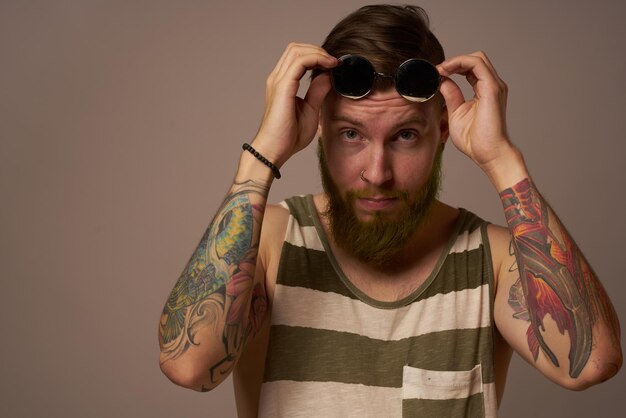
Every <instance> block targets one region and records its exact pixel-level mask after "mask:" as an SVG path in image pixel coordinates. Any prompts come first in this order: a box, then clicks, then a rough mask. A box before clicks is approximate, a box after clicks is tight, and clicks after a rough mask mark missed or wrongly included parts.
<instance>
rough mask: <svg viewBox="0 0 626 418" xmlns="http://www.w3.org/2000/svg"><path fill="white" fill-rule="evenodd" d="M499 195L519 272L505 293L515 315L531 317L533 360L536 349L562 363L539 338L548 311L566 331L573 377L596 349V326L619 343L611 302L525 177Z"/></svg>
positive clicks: (555, 364)
mask: <svg viewBox="0 0 626 418" xmlns="http://www.w3.org/2000/svg"><path fill="white" fill-rule="evenodd" d="M500 198H501V200H502V203H503V205H504V209H505V216H506V219H507V222H508V225H509V229H510V231H511V235H512V247H513V248H514V250H515V255H516V260H517V265H518V267H519V274H520V277H519V279H518V281H517V282H516V283H515V284H514V285H513V286H512V287H511V290H510V295H509V304H510V305H511V307H513V309H514V311H515V314H514V316H515V317H516V318H519V319H525V320H528V321H530V326H529V328H528V331H527V340H528V346H529V349H530V351H531V353H532V355H533V357H534V359H535V361H536V360H537V357H538V355H539V351H540V350H541V351H542V352H543V353H544V354H545V355H546V356H547V358H548V359H549V360H550V362H551V363H552V364H553V365H554V366H557V367H560V364H561V362H560V361H559V359H558V357H557V355H556V354H555V350H554V347H550V346H549V344H547V343H546V339H547V338H544V336H545V335H544V333H545V332H546V328H545V324H544V320H545V318H546V316H547V315H550V317H551V318H552V319H553V320H554V321H555V323H556V325H557V327H558V331H559V332H560V333H561V334H564V333H565V332H566V331H567V335H568V337H569V340H570V347H569V372H568V373H569V376H570V377H571V378H576V377H578V376H579V375H580V373H581V371H582V370H583V369H584V368H585V366H586V365H587V363H588V361H589V358H590V355H591V353H592V350H594V349H596V348H597V345H598V341H594V338H596V336H595V335H594V332H595V331H597V330H599V329H600V328H602V331H603V332H602V335H608V338H609V339H610V340H613V341H609V342H608V344H609V345H610V344H615V345H616V346H617V347H619V323H618V320H617V316H616V314H615V311H614V309H613V306H612V305H611V302H610V300H609V298H608V296H607V294H606V292H605V290H604V289H603V287H602V285H601V284H600V282H599V281H598V279H597V278H596V276H595V274H594V272H593V271H592V269H591V267H590V266H589V264H588V263H587V261H586V260H585V258H584V256H583V255H582V254H581V252H580V250H579V248H578V247H577V246H576V244H575V242H574V241H573V240H572V238H571V237H570V235H569V233H568V232H567V230H566V229H565V228H564V227H563V225H562V224H561V222H560V220H559V219H558V218H557V216H556V215H555V213H554V212H553V210H552V209H551V208H550V206H549V205H548V204H547V202H546V201H545V200H544V199H543V197H542V196H541V195H540V194H539V192H538V191H537V190H536V188H535V186H534V185H533V183H532V182H531V181H530V180H529V179H528V178H526V179H524V180H522V181H520V182H518V183H517V184H515V185H514V186H513V187H510V188H507V189H505V190H503V191H502V192H501V193H500ZM606 344H607V343H606V342H605V341H603V344H600V345H601V346H605V347H606ZM616 367H619V365H616ZM615 371H617V370H615Z"/></svg>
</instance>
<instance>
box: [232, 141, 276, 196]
mask: <svg viewBox="0 0 626 418" xmlns="http://www.w3.org/2000/svg"><path fill="white" fill-rule="evenodd" d="M241 152H242V154H241V158H240V159H239V168H238V169H237V174H236V175H235V182H244V181H247V180H254V181H255V182H257V183H259V184H263V185H266V186H267V187H268V188H269V187H270V186H271V184H272V181H273V180H274V173H273V171H272V169H271V168H270V167H268V166H267V165H265V164H263V163H262V162H261V161H259V160H258V159H257V158H256V157H255V156H254V155H252V153H250V152H248V151H244V150H242V151H241Z"/></svg>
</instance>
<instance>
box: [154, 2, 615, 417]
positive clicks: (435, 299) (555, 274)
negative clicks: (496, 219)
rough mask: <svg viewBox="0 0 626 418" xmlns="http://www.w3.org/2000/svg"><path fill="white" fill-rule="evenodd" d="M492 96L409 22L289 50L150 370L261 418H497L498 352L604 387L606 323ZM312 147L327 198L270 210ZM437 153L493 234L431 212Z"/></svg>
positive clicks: (374, 13) (392, 9)
mask: <svg viewBox="0 0 626 418" xmlns="http://www.w3.org/2000/svg"><path fill="white" fill-rule="evenodd" d="M309 70H313V74H312V76H313V78H312V81H311V84H310V87H309V88H308V91H307V93H306V95H305V97H304V98H299V97H297V95H296V94H297V91H298V87H299V83H300V80H301V79H302V78H303V77H304V75H305V73H306V72H307V71H309ZM452 74H461V75H463V76H465V77H466V79H467V81H468V82H469V84H470V85H471V86H472V88H473V90H474V97H472V98H471V99H469V100H466V99H465V98H464V97H463V94H462V93H461V90H460V88H459V86H458V85H457V84H456V83H455V82H454V81H452V80H451V79H450V78H449V76H451V75H452ZM506 98H507V88H506V85H505V83H504V82H503V81H502V80H501V79H500V78H499V77H498V75H497V73H496V71H495V69H494V67H493V65H492V64H491V62H490V61H489V59H488V58H487V56H486V55H485V54H484V53H482V52H476V53H472V54H468V55H462V56H456V57H451V58H448V59H445V58H444V53H443V49H442V47H441V45H440V44H439V41H438V40H437V39H436V38H435V36H434V35H433V34H432V32H431V31H430V30H429V28H428V19H427V17H426V14H425V12H424V11H423V10H422V9H420V8H418V7H414V6H389V5H380V6H366V7H363V8H361V9H359V10H357V11H356V12H354V13H352V14H351V15H349V16H347V17H346V18H344V19H343V20H342V21H341V22H339V23H338V24H337V26H336V27H335V28H334V29H333V30H332V31H331V33H330V34H329V35H328V37H327V39H326V41H325V42H324V44H323V45H322V46H321V47H318V46H314V45H307V44H291V45H289V46H288V47H287V49H286V50H285V52H284V53H283V55H282V57H281V58H280V60H279V61H278V63H277V65H276V68H275V69H274V71H273V72H272V73H271V74H270V76H269V78H268V81H267V94H266V109H265V114H264V118H263V121H262V123H261V126H260V128H259V131H258V133H257V135H256V137H255V138H254V140H253V141H252V144H251V145H249V144H244V146H243V152H242V155H241V159H240V162H239V168H238V170H237V173H236V176H235V181H234V184H233V185H232V187H231V189H230V192H229V193H228V195H227V196H226V199H225V200H224V203H223V204H222V206H221V208H220V210H219V211H218V213H217V214H216V216H215V218H214V220H213V222H212V223H211V225H210V226H209V228H208V229H207V231H206V233H205V235H204V237H203V239H202V240H201V242H200V245H199V246H198V249H197V250H196V252H195V253H194V255H193V256H192V258H191V260H190V262H189V263H188V265H187V267H186V268H185V269H184V271H183V273H182V274H181V277H180V278H179V280H178V282H177V283H176V285H175V287H174V289H173V290H172V293H171V295H170V297H169V299H168V301H167V303H166V305H165V309H164V310H163V314H162V316H161V321H160V344H161V369H162V370H163V372H164V373H165V374H166V375H167V376H168V377H169V378H170V379H171V380H172V381H173V382H175V383H177V384H180V385H182V386H185V387H189V388H192V389H195V390H201V391H206V390H210V389H212V388H214V387H215V386H217V385H218V384H219V383H220V382H222V381H223V380H224V379H225V377H226V376H227V375H228V374H229V373H230V372H231V371H233V370H235V380H234V381H235V391H236V396H237V406H238V411H239V415H240V416H264V417H293V416H302V417H309V416H310V417H331V416H336V417H345V416H372V417H380V416H398V417H399V416H421V415H420V414H422V415H424V416H438V417H456V416H463V417H486V416H487V417H493V416H496V413H497V406H498V403H499V400H500V399H501V396H502V393H503V390H504V383H505V379H506V373H507V368H508V363H509V360H510V357H511V354H512V352H513V350H514V351H516V352H517V353H518V354H519V355H521V356H522V357H523V358H524V359H526V360H527V361H528V362H529V363H531V364H533V365H534V366H535V367H536V368H537V369H538V370H539V371H540V372H541V373H543V374H544V375H545V376H546V377H548V378H549V379H551V380H553V381H555V382H556V383H558V384H560V385H562V386H564V387H567V388H571V389H583V388H586V387H588V386H591V385H593V384H595V383H598V382H601V381H603V380H606V379H608V378H609V377H611V376H613V375H614V374H615V373H617V371H618V370H619V368H620V367H621V363H622V357H621V348H620V343H619V324H618V321H617V318H616V315H615V312H614V309H613V307H612V305H611V302H610V301H609V299H608V297H607V295H606V293H605V292H604V290H603V288H602V286H601V285H600V283H599V281H598V280H597V278H596V277H595V275H594V273H593V271H592V270H591V268H590V266H589V265H588V263H587V261H586V260H585V259H584V257H583V255H582V254H581V252H580V250H579V249H578V247H577V246H576V244H575V243H574V242H573V240H572V239H571V237H570V236H569V234H568V233H567V231H566V230H565V228H564V227H563V226H562V224H561V222H560V221H559V219H558V217H557V216H556V214H555V213H554V212H553V210H552V209H551V208H550V207H549V206H548V204H547V203H546V201H545V200H544V199H543V197H542V196H541V195H540V194H539V192H538V191H537V188H536V187H535V186H534V184H533V183H532V181H531V179H530V176H529V174H528V170H527V168H526V165H525V164H524V160H523V158H522V155H521V153H520V151H519V150H518V149H517V148H516V147H515V146H514V145H513V144H512V143H511V141H510V140H509V137H508V133H507V130H506V121H505V109H506ZM316 133H317V134H318V135H317V136H318V138H319V140H318V153H319V160H320V172H321V176H322V183H323V186H324V193H321V194H318V195H315V196H313V195H306V196H297V197H293V198H290V199H287V200H286V201H285V202H282V203H281V204H279V205H267V195H268V191H269V188H270V186H271V184H272V181H273V180H274V178H280V170H279V169H280V167H281V166H282V165H283V164H284V163H285V162H286V161H287V160H288V159H289V158H290V157H291V156H292V155H294V154H295V153H296V152H298V151H300V150H302V149H303V148H305V147H306V146H308V145H309V143H310V142H312V140H313V138H314V137H315V136H316ZM448 139H450V140H451V141H452V142H453V144H454V146H456V147H457V148H458V149H460V150H461V151H462V152H463V153H465V154H466V155H467V156H468V157H469V158H471V159H472V160H473V161H474V162H475V163H476V164H478V166H479V167H480V168H481V169H482V170H483V171H484V172H485V173H486V175H487V176H488V177H489V179H490V180H491V182H492V183H493V185H494V187H495V189H496V190H497V192H498V193H499V194H500V197H501V200H502V203H503V206H504V211H505V216H506V219H507V222H508V225H507V227H500V226H494V225H490V224H488V223H487V222H485V221H483V220H482V219H480V218H479V217H478V216H476V215H474V214H472V213H470V212H468V211H466V210H464V209H459V208H454V207H451V206H449V205H446V204H445V203H443V202H441V201H439V200H437V191H438V188H439V179H440V166H441V155H442V152H443V149H444V145H445V143H446V141H447V140H448ZM548 316H549V317H550V318H551V320H552V321H550V322H546V321H545V319H546V317H548Z"/></svg>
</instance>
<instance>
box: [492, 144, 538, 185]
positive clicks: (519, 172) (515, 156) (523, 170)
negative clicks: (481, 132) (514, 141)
mask: <svg viewBox="0 0 626 418" xmlns="http://www.w3.org/2000/svg"><path fill="white" fill-rule="evenodd" d="M482 169H483V171H484V172H485V174H487V177H489V180H490V181H491V183H492V184H493V185H494V187H495V188H496V190H497V191H498V193H500V192H502V191H503V190H505V189H508V188H510V187H512V186H514V185H515V184H517V183H519V182H520V181H522V180H524V179H525V178H529V177H530V175H529V173H528V169H527V167H526V163H525V162H524V157H523V155H522V153H521V152H520V151H519V150H518V149H517V148H515V147H514V146H510V147H508V149H507V150H506V151H505V152H503V153H502V154H501V155H500V157H498V158H497V159H495V160H493V161H491V162H490V163H489V164H488V165H486V166H484V167H482Z"/></svg>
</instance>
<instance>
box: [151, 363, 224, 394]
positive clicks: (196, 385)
mask: <svg viewBox="0 0 626 418" xmlns="http://www.w3.org/2000/svg"><path fill="white" fill-rule="evenodd" d="M159 366H160V368H161V371H162V372H163V374H164V375H165V376H166V377H167V378H168V379H169V380H170V381H171V382H172V383H174V384H176V385H178V386H182V387H184V388H186V389H191V390H195V391H197V392H208V391H209V390H211V389H213V388H214V387H215V386H217V384H214V385H209V384H207V383H206V382H207V380H208V379H207V376H206V375H204V374H202V373H200V372H199V371H198V370H197V368H194V367H190V366H189V365H181V364H180V363H176V362H173V361H165V362H161V363H160V364H159ZM218 383H219V382H218Z"/></svg>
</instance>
